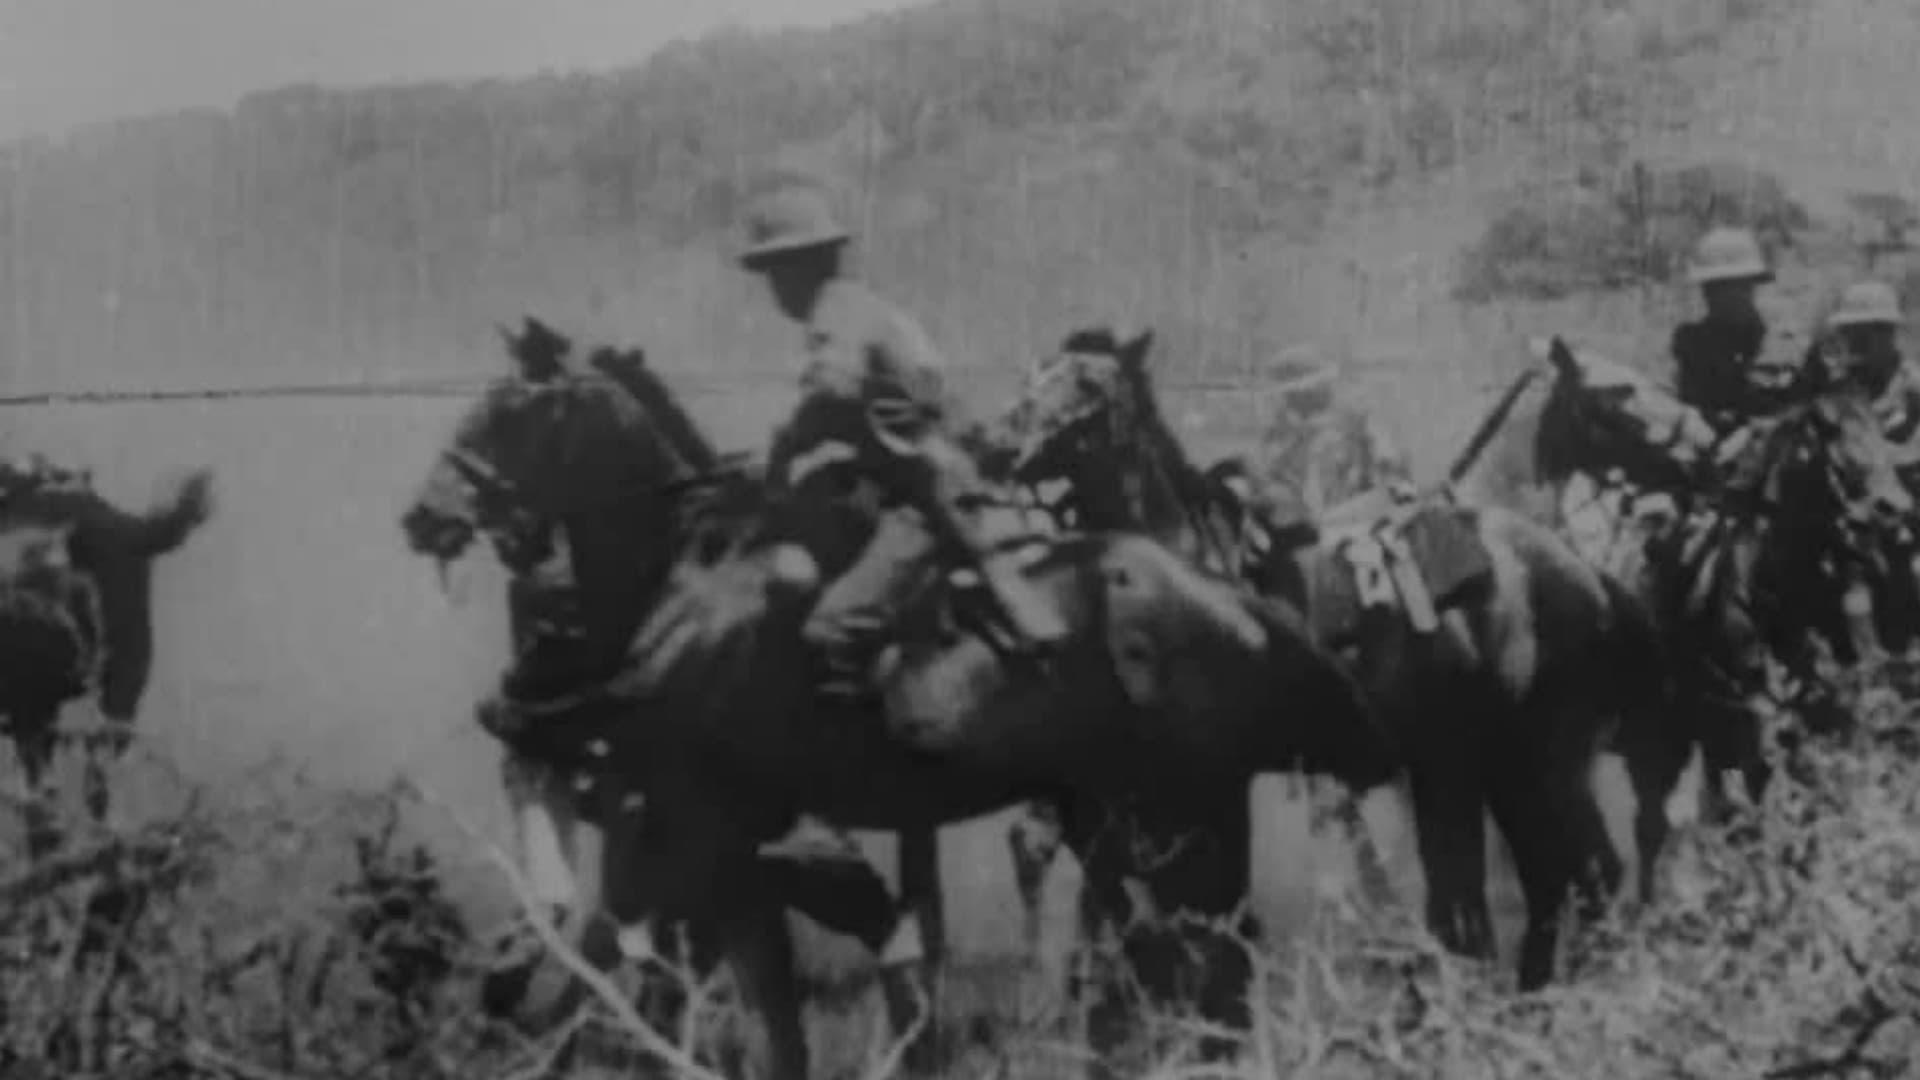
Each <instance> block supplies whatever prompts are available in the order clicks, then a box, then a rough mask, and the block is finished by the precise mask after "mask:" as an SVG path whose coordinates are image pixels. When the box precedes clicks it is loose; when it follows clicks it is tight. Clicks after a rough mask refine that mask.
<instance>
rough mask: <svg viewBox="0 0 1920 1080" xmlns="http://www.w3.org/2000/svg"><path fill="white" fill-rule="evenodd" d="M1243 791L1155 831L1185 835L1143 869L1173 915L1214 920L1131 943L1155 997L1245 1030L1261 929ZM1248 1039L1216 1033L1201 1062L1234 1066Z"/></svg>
mask: <svg viewBox="0 0 1920 1080" xmlns="http://www.w3.org/2000/svg"><path fill="white" fill-rule="evenodd" d="M1237 794H1238V797H1237V798H1234V797H1230V796H1225V795H1223V796H1221V797H1217V798H1209V799H1207V800H1206V801H1205V802H1204V803H1202V804H1201V806H1199V807H1198V809H1199V810H1200V813H1199V814H1197V815H1189V814H1187V813H1185V812H1183V813H1182V814H1181V815H1180V821H1179V823H1178V824H1177V825H1175V826H1173V827H1172V828H1164V829H1155V830H1153V831H1155V832H1161V833H1166V834H1172V835H1174V836H1177V837H1178V840H1177V841H1176V843H1177V844H1178V846H1177V847H1175V848H1174V853H1173V854H1171V855H1169V856H1167V857H1165V858H1163V859H1161V860H1160V861H1159V864H1158V865H1157V866H1155V867H1153V868H1152V869H1151V870H1146V871H1144V872H1143V876H1144V877H1145V879H1146V885H1147V887H1148V889H1149V890H1150V891H1151V894H1152V897H1153V899H1154V902H1155V903H1156V904H1157V905H1158V906H1159V908H1160V910H1161V911H1162V912H1163V913H1165V914H1168V915H1174V916H1181V915H1188V916H1198V917H1199V918H1201V919H1203V920H1207V922H1206V923H1204V924H1201V925H1197V926H1191V927H1189V928H1185V929H1171V928H1168V929H1160V928H1152V927H1149V928H1146V929H1145V934H1146V941H1144V942H1138V943H1136V942H1133V941H1130V942H1129V943H1128V945H1129V948H1128V952H1129V959H1130V960H1131V961H1132V962H1133V966H1134V968H1135V970H1136V971H1137V972H1138V974H1139V978H1140V981H1141V984H1142V987H1143V989H1144V990H1145V991H1146V992H1147V993H1148V994H1149V995H1151V996H1153V997H1155V998H1158V999H1159V1000H1161V1001H1162V1002H1166V1003H1169V1004H1171V1003H1174V1002H1177V1001H1180V1000H1181V999H1190V1000H1191V1002H1192V1004H1193V1005H1194V1007H1195V1008H1196V1009H1197V1011H1198V1012H1199V1014H1200V1017H1201V1019H1202V1020H1204V1021H1206V1022H1207V1023H1208V1024H1210V1025H1212V1026H1214V1027H1215V1028H1217V1029H1224V1030H1226V1031H1233V1032H1241V1033H1245V1032H1249V1031H1250V1030H1251V1027H1252V1015H1251V1010H1250V1007H1249V1004H1248V992H1249V990H1250V989H1251V984H1252V981H1253V978H1254V971H1253V960H1252V955H1251V950H1252V949H1253V948H1255V942H1256V941H1257V939H1258V934H1259V926H1258V924H1257V920H1255V919H1254V917H1253V916H1252V915H1251V913H1249V912H1248V911H1247V909H1246V907H1245V904H1246V901H1247V898H1248V894H1249V892H1250V890H1251V885H1252V857H1251V846H1252V842H1253V825H1252V817H1251V815H1250V814H1249V813H1248V805H1247V801H1248V793H1247V791H1246V789H1245V788H1242V789H1241V790H1240V791H1239V792H1238V793H1237ZM1221 920H1225V925H1221V924H1220V921H1221ZM1242 1042H1243V1040H1242V1039H1240V1038H1232V1037H1227V1036H1223V1035H1208V1036H1206V1037H1204V1038H1203V1039H1202V1040H1201V1043H1200V1056H1201V1059H1202V1060H1203V1061H1207V1062H1225V1061H1230V1060H1231V1059H1232V1057H1233V1054H1234V1052H1235V1050H1236V1049H1238V1048H1239V1046H1240V1045H1241V1044H1242Z"/></svg>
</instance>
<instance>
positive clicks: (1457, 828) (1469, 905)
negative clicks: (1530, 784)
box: [1408, 747, 1494, 960]
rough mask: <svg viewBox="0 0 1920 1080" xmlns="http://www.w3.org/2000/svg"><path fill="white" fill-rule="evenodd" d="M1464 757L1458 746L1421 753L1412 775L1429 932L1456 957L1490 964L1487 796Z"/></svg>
mask: <svg viewBox="0 0 1920 1080" xmlns="http://www.w3.org/2000/svg"><path fill="white" fill-rule="evenodd" d="M1460 752H1461V748H1459V747H1454V748H1448V749H1443V750H1441V751H1440V752H1439V754H1438V755H1436V754H1422V755H1420V758H1421V759H1422V760H1416V761H1415V763H1414V765H1413V767H1412V768H1411V769H1410V770H1409V771H1408V780H1409V787H1410V790H1411V794H1412V797H1413V800H1412V801H1413V816H1414V836H1415V840H1416V841H1417V844H1418V847H1419V854H1420V869H1421V873H1422V875H1423V876H1424V877H1425V878H1426V886H1427V902H1426V922H1427V929H1428V930H1430V931H1432V932H1433V935H1434V937H1436V938H1438V939H1439V940H1440V943H1441V944H1442V945H1443V946H1445V947H1446V948H1447V949H1448V950H1449V951H1451V952H1454V953H1456V954H1458V955H1461V956H1467V957H1471V958H1473V959H1476V960H1491V959H1493V957H1494V935H1493V915H1492V912H1491V911H1490V910H1489V909H1488V907H1487V889H1486V881H1487V841H1486V822H1485V817H1484V814H1485V810H1484V804H1483V796H1482V793H1481V790H1480V783H1479V777H1478V774H1477V769H1475V768H1474V767H1472V766H1470V765H1469V764H1468V763H1467V762H1465V761H1464V760H1461V759H1460V757H1459V755H1460Z"/></svg>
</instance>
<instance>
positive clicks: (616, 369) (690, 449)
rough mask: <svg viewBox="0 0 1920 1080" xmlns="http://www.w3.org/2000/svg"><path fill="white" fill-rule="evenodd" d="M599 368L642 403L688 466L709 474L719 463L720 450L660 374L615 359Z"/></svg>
mask: <svg viewBox="0 0 1920 1080" xmlns="http://www.w3.org/2000/svg"><path fill="white" fill-rule="evenodd" d="M595 366H596V367H597V368H598V369H599V370H600V372H601V373H602V374H604V375H605V376H606V377H607V378H608V379H610V380H612V381H613V382H614V383H615V384H616V385H618V386H619V387H620V388H621V389H623V390H625V391H626V392H627V394H628V395H629V396H630V397H632V398H633V399H634V401H636V402H638V403H639V404H640V407H641V409H642V410H644V411H645V412H646V414H647V420H648V422H649V426H651V427H652V428H653V429H654V430H655V432H656V433H657V435H658V436H659V438H660V439H661V441H662V442H663V443H664V444H665V445H666V447H667V448H668V449H669V450H670V451H671V452H672V453H673V455H674V456H676V457H677V458H678V459H679V460H680V461H681V462H682V463H683V464H684V465H685V466H687V467H689V468H691V469H694V470H700V471H705V470H710V469H712V468H713V467H714V466H715V465H716V464H718V463H719V460H720V454H719V451H717V450H715V449H714V447H713V444H712V443H711V442H709V441H707V437H706V435H705V434H704V433H702V432H701V430H700V425H698V424H696V423H694V421H693V417H692V416H691V415H690V414H688V412H687V410H686V408H685V407H684V406H682V405H681V404H680V400H679V399H678V398H676V397H675V396H674V395H673V391H672V390H670V389H668V387H667V385H666V383H664V382H662V381H661V380H660V377H659V376H658V375H657V374H655V373H654V372H652V371H650V370H647V369H644V368H642V367H640V366H639V365H638V364H627V363H618V362H615V361H614V359H613V358H609V359H606V360H604V361H602V362H598V363H596V365H595Z"/></svg>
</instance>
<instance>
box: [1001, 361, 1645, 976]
mask: <svg viewBox="0 0 1920 1080" xmlns="http://www.w3.org/2000/svg"><path fill="white" fill-rule="evenodd" d="M1150 344H1151V336H1150V335H1148V334H1142V335H1139V336H1136V337H1131V338H1128V337H1124V336H1121V335H1114V334H1111V333H1108V334H1106V335H1091V334H1086V333H1080V334H1075V335H1074V336H1073V337H1072V338H1070V339H1069V342H1068V348H1067V349H1066V350H1064V356H1063V357H1062V360H1061V362H1059V363H1056V364H1055V365H1053V367H1052V369H1051V370H1049V371H1047V372H1046V373H1045V374H1043V375H1042V377H1041V379H1040V380H1038V382H1037V383H1036V385H1035V389H1034V390H1033V393H1034V394H1035V395H1036V397H1037V399H1038V401H1039V402H1040V404H1039V406H1038V407H1037V408H1035V409H1034V410H1032V415H1031V418H1030V420H1029V430H1028V433H1027V443H1026V450H1025V451H1024V452H1023V453H1022V454H1021V455H1020V459H1019V462H1018V464H1017V466H1016V469H1017V473H1018V474H1019V476H1020V477H1021V479H1023V480H1024V481H1026V482H1029V483H1035V482H1040V481H1043V480H1046V479H1064V480H1066V481H1067V482H1068V484H1069V486H1070V489H1071V492H1072V494H1071V496H1070V498H1071V499H1072V501H1073V503H1074V504H1075V505H1076V506H1077V507H1078V508H1079V510H1080V512H1081V515H1082V517H1081V520H1082V522H1083V524H1086V525H1091V526H1096V527H1126V526H1131V527H1145V528H1148V529H1152V530H1155V531H1158V532H1161V533H1164V534H1168V535H1184V536H1188V537H1191V538H1193V539H1192V541H1191V542H1193V543H1199V544H1204V545H1207V546H1210V547H1213V548H1214V549H1215V550H1219V551H1223V552H1224V551H1231V550H1233V549H1234V548H1236V547H1238V546H1239V538H1240V537H1241V536H1242V535H1244V532H1242V531H1235V532H1233V533H1231V534H1230V535H1231V536H1232V537H1233V540H1231V541H1226V542H1223V541H1220V540H1216V539H1214V538H1215V537H1216V536H1218V535H1219V534H1220V530H1219V529H1218V528H1217V526H1216V525H1215V524H1214V523H1215V522H1217V521H1218V520H1219V518H1220V508H1221V507H1222V506H1223V498H1222V488H1221V486H1220V485H1219V484H1217V483H1216V484H1213V485H1211V486H1209V485H1208V484H1207V483H1206V479H1207V477H1206V474H1203V473H1201V472H1200V471H1199V470H1198V469H1196V467H1195V466H1193V465H1192V464H1191V463H1189V462H1188V461H1187V460H1186V458H1185V456H1184V454H1183V453H1182V452H1181V451H1180V448H1179V446H1178V442H1177V440H1176V439H1175V437H1174V436H1173V434H1172V433H1171V431H1170V430H1169V429H1168V427H1167V425H1166V423H1165V421H1164V420H1163V419H1162V418H1161V416H1160V412H1159V408H1158V405H1157V404H1156V402H1155V400H1154V393H1153V386H1152V379H1151V373H1150V371H1149V370H1148V364H1147V355H1148V349H1149V346H1150ZM1089 346H1094V347H1089ZM1223 477H1224V473H1222V472H1217V473H1216V476H1215V479H1216V480H1217V479H1221V478H1223ZM1224 504H1225V505H1227V506H1231V502H1230V501H1226V502H1225V503H1224ZM1343 518H1344V520H1343ZM1268 524H1269V527H1267V528H1264V529H1259V530H1257V531H1258V532H1259V533H1260V534H1262V535H1261V536H1260V537H1259V538H1258V540H1257V543H1258V544H1260V545H1263V549H1256V550H1254V551H1252V552H1249V553H1248V557H1247V558H1246V560H1245V566H1244V570H1243V573H1244V574H1245V576H1246V577H1247V578H1249V579H1250V580H1252V581H1253V582H1255V583H1256V584H1257V586H1258V587H1259V588H1260V590H1261V591H1262V592H1264V593H1267V594H1269V595H1276V596H1282V597H1286V598H1288V599H1289V600H1291V601H1293V602H1295V603H1297V604H1299V605H1300V606H1301V607H1302V608H1303V610H1304V611H1305V612H1306V616H1307V620H1308V623H1309V625H1310V626H1311V627H1312V629H1313V632H1314V634H1315V637H1316V638H1317V639H1318V640H1319V641H1320V642H1321V644H1322V646H1323V647H1325V648H1328V649H1330V650H1336V651H1338V652H1339V653H1340V654H1341V655H1342V656H1344V657H1345V658H1346V662H1347V663H1348V664H1349V665H1350V666H1351V668H1352V670H1353V671H1354V672H1355V675H1356V677H1357V678H1358V679H1359V680H1360V682H1361V683H1362V685H1364V686H1366V687H1367V688H1368V691H1369V694H1370V696H1371V698H1372V699H1373V701H1374V702H1375V703H1376V704H1377V705H1378V706H1379V707H1380V708H1381V709H1382V710H1383V711H1384V713H1385V714H1386V716H1387V718H1388V722H1389V724H1390V726H1391V727H1392V728H1393V730H1394V732H1395V734H1396V736H1397V737H1398V739H1399V740H1400V742H1401V744H1402V749H1403V751H1404V754H1405V763H1406V766H1407V768H1408V771H1409V779H1410V781H1411V791H1412V797H1413V804H1414V812H1415V819H1416V826H1417V831H1418V835H1419V844H1420V855H1421V863H1422V866H1423V869H1424V871H1425V875H1426V879H1427V883H1428V889H1427V920H1428V923H1429V924H1430V926H1431V927H1432V928H1433V930H1434V931H1435V933H1436V934H1437V935H1438V936H1439V937H1440V938H1441V939H1442V940H1443V941H1444V942H1446V943H1447V944H1448V945H1449V946H1450V947H1452V948H1454V949H1456V950H1459V951H1462V952H1467V953H1470V954H1475V955H1487V954H1490V952H1491V950H1492V947H1493V935H1492V927H1491V917H1490V915H1489V914H1488V910H1487V904H1486V897H1485V884H1484V881H1485V874H1486V870H1485V865H1484V860H1485V855H1484V853H1485V850H1486V844H1485V839H1484V834H1483V831H1482V830H1483V825H1482V814H1483V811H1484V810H1485V809H1489V808H1490V809H1491V810H1492V812H1493V814H1494V818H1495V820H1496V821H1497V822H1498V824H1499V825H1500V827H1501V829H1502V831H1503V832H1504V833H1505V835H1506V837H1507V840H1508V843H1509V845H1510V847H1511V848H1512V850H1513V853H1514V861H1515V863H1516V866H1517V869H1518V871H1519V875H1520V878H1521V883H1522V887H1523V889H1524V891H1525V893H1526V898H1527V904H1528V924H1527V930H1526V933H1525V938H1524V941H1523V945H1522V950H1521V953H1522V955H1521V958H1520V982H1521V985H1522V987H1523V988H1532V987H1536V986H1539V985H1541V984H1542V983H1544V982H1545V981H1547V980H1548V979H1549V978H1550V977H1551V974H1552V965H1553V947H1554V942H1555V935H1556V933H1557V929H1558V919H1557V916H1558V913H1559V911H1560V910H1561V905H1562V903H1563V901H1564V899H1565V897H1566V894H1567V892H1568V890H1569V888H1570V887H1572V886H1574V885H1575V884H1577V883H1580V882H1581V881H1582V880H1583V875H1584V872H1585V871H1586V870H1587V869H1588V868H1589V863H1590V861H1597V862H1598V864H1599V868H1600V871H1601V876H1602V878H1603V879H1605V880H1606V883H1607V885H1608V886H1609V888H1610V887H1611V886H1612V884H1613V883H1614V880H1615V879H1617V878H1618V876H1619V874H1620V871H1621V863H1620V859H1619V857H1618V856H1617V854H1615V852H1614V850H1613V848H1612V845H1611V842H1610V840H1609V839H1608V837H1607V834H1606V831H1605V827H1604V824H1603V822H1602V818H1601V813H1600V809H1599V806H1598V804H1597V801H1596V799H1595V796H1594V794H1593V791H1592V788H1591V784H1590V779H1589V771H1590V769H1591V767H1592V766H1593V764H1594V762H1595V757H1596V755H1597V753H1598V752H1599V751H1600V750H1601V749H1602V748H1603V747H1605V746H1607V745H1608V744H1609V742H1610V741H1611V740H1614V739H1615V738H1617V737H1618V734H1619V729H1620V728H1621V726H1622V725H1623V722H1624V723H1625V724H1627V725H1638V724H1647V723H1657V722H1658V721H1659V716H1658V714H1659V712H1660V710H1661V707H1662V702H1661V697H1660V693H1661V687H1660V686H1659V684H1658V683H1657V682H1644V683H1643V682H1641V681H1639V680H1636V679H1632V678H1625V679H1623V678H1622V677H1621V673H1622V672H1624V671H1643V670H1646V665H1645V663H1643V659H1644V657H1645V656H1646V654H1648V653H1649V652H1650V651H1651V648H1652V645H1653V641H1652V635H1651V631H1650V628H1649V627H1648V625H1647V623H1646V621H1645V619H1644V617H1643V616H1644V613H1643V612H1641V611H1639V609H1638V608H1637V606H1636V605H1634V604H1633V603H1632V601H1631V598H1630V597H1627V596H1625V595H1624V594H1622V593H1621V592H1620V591H1619V590H1617V589H1616V588H1613V587H1611V586H1610V585H1609V584H1608V583H1607V582H1606V581H1605V580H1603V579H1601V578H1599V577H1598V576H1597V575H1595V574H1594V573H1593V572H1592V571H1591V570H1590V569H1589V568H1588V567H1587V566H1586V565H1585V564H1583V563H1581V562H1580V561H1579V559H1578V558H1577V557H1576V556H1575V555H1574V554H1573V553H1572V552H1571V551H1570V550H1568V549H1567V548H1566V546H1565V545H1564V544H1562V543H1561V542H1560V541H1559V540H1558V539H1557V538H1556V537H1555V536H1553V535H1552V534H1551V533H1549V532H1547V531H1546V530H1545V529H1543V528H1541V527H1538V526H1536V525H1534V524H1532V523H1531V522H1529V521H1526V520H1525V519H1522V518H1520V517H1518V516H1517V515H1514V514H1510V513H1507V512H1505V511H1502V510H1498V509H1490V508H1487V509H1482V508H1475V507H1468V506H1461V505H1456V504H1454V503H1453V502H1452V501H1451V500H1450V499H1447V498H1443V497H1437V496H1430V497H1426V498H1421V499H1418V500H1416V501H1413V502H1411V503H1406V502H1402V501H1400V500H1399V499H1397V498H1388V497H1385V496H1384V495H1383V494H1381V493H1375V495H1374V496H1373V497H1372V498H1371V499H1370V500H1363V501H1362V502H1359V503H1356V504H1349V505H1348V506H1346V507H1344V508H1341V507H1336V508H1334V509H1332V510H1331V511H1330V512H1329V514H1328V515H1327V518H1326V519H1324V520H1322V521H1320V522H1271V523H1268ZM1237 559H1238V556H1235V555H1227V556H1223V557H1222V559H1221V562H1220V564H1219V565H1221V566H1223V567H1230V566H1232V565H1234V563H1235V561H1236V560H1237ZM1435 703H1446V704H1444V705H1441V706H1439V707H1435ZM1349 820H1352V818H1351V817H1350V818H1349Z"/></svg>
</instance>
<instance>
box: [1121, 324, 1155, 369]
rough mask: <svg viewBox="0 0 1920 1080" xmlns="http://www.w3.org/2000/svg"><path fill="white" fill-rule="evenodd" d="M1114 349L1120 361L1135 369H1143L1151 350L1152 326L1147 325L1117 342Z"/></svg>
mask: <svg viewBox="0 0 1920 1080" xmlns="http://www.w3.org/2000/svg"><path fill="white" fill-rule="evenodd" d="M1116 351H1117V352H1118V353H1119V354H1120V362H1121V363H1123V364H1125V365H1127V366H1128V367H1130V368H1133V369H1135V370H1136V371H1139V370H1145V368H1146V366H1147V357H1148V355H1149V354H1151V352H1152V351H1153V328H1152V327H1147V328H1144V329H1142V330H1141V331H1140V332H1139V333H1137V334H1135V335H1133V336H1132V337H1130V338H1126V339H1124V340H1122V341H1121V342H1119V343H1117V348H1116Z"/></svg>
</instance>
